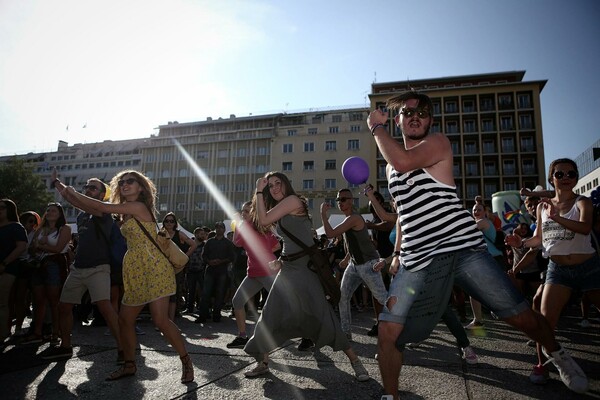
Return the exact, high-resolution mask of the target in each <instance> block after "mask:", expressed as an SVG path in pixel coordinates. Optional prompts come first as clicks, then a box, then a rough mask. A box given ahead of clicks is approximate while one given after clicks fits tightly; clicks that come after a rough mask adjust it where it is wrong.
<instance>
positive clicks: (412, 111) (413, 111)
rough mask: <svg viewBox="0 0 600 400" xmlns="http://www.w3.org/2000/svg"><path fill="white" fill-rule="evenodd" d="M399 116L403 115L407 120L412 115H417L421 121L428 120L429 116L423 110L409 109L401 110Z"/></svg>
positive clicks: (427, 112)
mask: <svg viewBox="0 0 600 400" xmlns="http://www.w3.org/2000/svg"><path fill="white" fill-rule="evenodd" d="M400 114H402V115H404V116H405V117H407V118H410V117H412V116H413V115H415V114H417V117H419V118H421V119H425V118H429V116H430V115H431V114H430V113H429V111H427V110H425V109H423V108H409V107H404V108H402V110H400Z"/></svg>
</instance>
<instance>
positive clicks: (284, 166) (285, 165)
mask: <svg viewBox="0 0 600 400" xmlns="http://www.w3.org/2000/svg"><path fill="white" fill-rule="evenodd" d="M281 169H282V170H283V171H291V170H292V162H291V161H286V162H284V163H282V165H281Z"/></svg>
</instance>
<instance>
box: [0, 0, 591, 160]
mask: <svg viewBox="0 0 600 400" xmlns="http://www.w3.org/2000/svg"><path fill="white" fill-rule="evenodd" d="M599 40H600V2H599V1H595V0H573V1H569V2H566V1H555V0H504V1H495V0H494V1H492V0H490V1H486V0H455V1H451V0H420V1H414V0H413V1H399V0H398V1H391V0H387V1H386V0H382V1H377V2H370V1H364V0H339V1H337V0H336V1H323V0H318V1H317V0H305V1H282V0H278V1H275V0H273V1H258V0H243V1H242V0H240V1H227V0H221V1H192V0H187V1H186V0H169V1H151V0H143V1H136V0H127V1H122V0H121V1H113V0H105V1H91V0H57V1H43V0H0V138H1V146H0V154H14V153H23V152H27V151H47V150H51V149H56V146H57V142H58V140H66V141H68V142H69V144H74V143H82V142H97V141H101V140H104V139H113V140H115V139H126V138H137V137H147V136H149V135H150V134H152V133H156V132H157V131H156V130H154V128H156V127H157V126H158V125H161V124H166V123H167V122H168V121H173V120H177V121H179V122H190V121H198V120H205V119H206V117H209V116H210V117H212V118H218V117H223V118H227V117H229V115H230V114H236V115H238V116H246V115H248V114H249V113H253V114H255V115H256V114H264V113H270V112H280V111H282V110H287V111H295V110H301V109H307V108H311V107H328V106H345V105H364V104H366V103H365V101H366V94H367V93H368V92H370V89H371V83H372V82H373V80H374V79H375V77H376V80H377V82H386V81H397V80H405V79H407V78H410V79H424V78H435V77H442V76H454V75H470V74H478V73H490V72H500V71H514V70H526V71H527V72H526V74H525V80H542V79H547V80H548V84H547V85H546V87H545V89H544V90H543V92H542V96H541V99H542V115H543V131H544V138H545V141H544V144H545V156H546V164H548V163H549V162H550V161H551V160H552V159H554V158H557V157H576V156H577V155H579V154H580V153H581V152H582V151H583V150H585V149H586V148H587V147H589V146H590V145H591V144H592V143H593V142H594V141H595V140H596V139H597V138H598V137H600V133H599V130H598V118H597V116H598V114H599V111H598V109H600V104H599V101H598V95H599V94H600V79H599V77H598V74H599V73H600V51H599V49H600V45H599ZM84 125H86V128H83V126H84ZM67 126H69V129H68V131H67V130H66V127H67Z"/></svg>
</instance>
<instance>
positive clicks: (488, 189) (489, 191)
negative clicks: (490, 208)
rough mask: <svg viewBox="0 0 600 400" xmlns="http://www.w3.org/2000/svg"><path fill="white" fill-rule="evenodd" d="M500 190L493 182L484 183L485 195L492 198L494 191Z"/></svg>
mask: <svg viewBox="0 0 600 400" xmlns="http://www.w3.org/2000/svg"><path fill="white" fill-rule="evenodd" d="M497 191H498V186H496V184H495V183H493V182H487V183H485V184H484V185H483V196H484V197H486V198H488V199H489V198H491V197H492V195H493V194H494V193H496V192H497Z"/></svg>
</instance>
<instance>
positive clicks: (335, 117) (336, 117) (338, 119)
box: [331, 115, 342, 123]
mask: <svg viewBox="0 0 600 400" xmlns="http://www.w3.org/2000/svg"><path fill="white" fill-rule="evenodd" d="M331 122H333V123H338V122H342V116H341V115H332V116H331Z"/></svg>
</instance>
